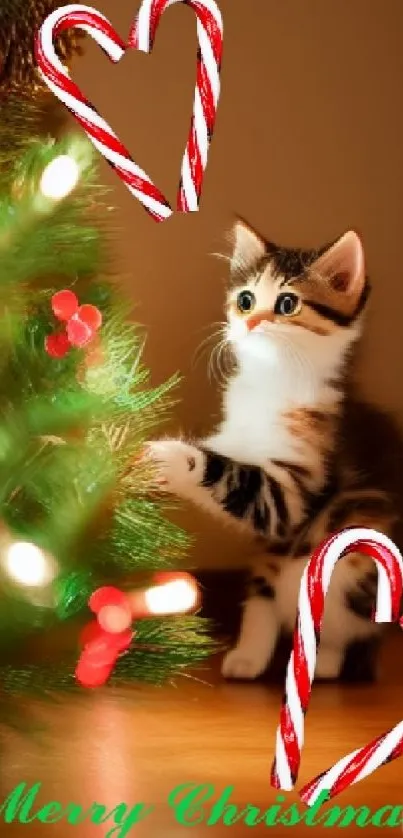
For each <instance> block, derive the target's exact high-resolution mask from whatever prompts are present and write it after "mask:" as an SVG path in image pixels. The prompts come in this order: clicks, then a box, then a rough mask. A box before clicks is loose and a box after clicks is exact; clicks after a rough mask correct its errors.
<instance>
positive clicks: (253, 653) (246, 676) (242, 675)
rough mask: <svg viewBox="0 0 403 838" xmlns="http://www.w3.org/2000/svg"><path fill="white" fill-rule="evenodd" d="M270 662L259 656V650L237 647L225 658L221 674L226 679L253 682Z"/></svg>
mask: <svg viewBox="0 0 403 838" xmlns="http://www.w3.org/2000/svg"><path fill="white" fill-rule="evenodd" d="M267 663H268V661H267V660H266V658H263V657H262V656H261V655H260V654H259V650H258V649H253V650H252V649H242V648H241V647H235V649H231V651H230V652H227V654H226V655H225V657H224V660H223V662H222V667H221V673H222V675H223V676H224V678H234V679H239V680H247V681H253V680H254V678H258V676H259V675H261V674H262V672H264V670H265V669H266V666H267Z"/></svg>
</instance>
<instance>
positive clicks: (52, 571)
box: [3, 541, 56, 587]
mask: <svg viewBox="0 0 403 838" xmlns="http://www.w3.org/2000/svg"><path fill="white" fill-rule="evenodd" d="M3 563H4V568H5V570H6V572H7V573H8V575H9V576H10V577H11V579H12V580H13V581H14V582H18V583H19V584H20V585H24V586H27V587H43V586H45V585H49V584H50V582H52V580H53V579H54V578H55V575H56V567H55V563H54V561H53V560H52V558H51V557H50V556H48V555H47V554H46V553H44V551H43V550H41V549H40V548H39V547H37V546H36V545H35V544H31V543H30V542H27V541H16V542H14V543H13V544H10V545H9V547H8V548H7V549H6V551H5V553H4V558H3Z"/></svg>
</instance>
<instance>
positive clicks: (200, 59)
mask: <svg viewBox="0 0 403 838" xmlns="http://www.w3.org/2000/svg"><path fill="white" fill-rule="evenodd" d="M175 3H185V4H186V5H187V6H189V7H190V8H191V9H193V11H194V12H195V14H196V17H197V41H198V52H197V71H196V87H195V95H194V101H193V113H192V119H191V123H190V131H189V136H188V140H187V143H186V149H185V153H184V155H183V160H182V169H181V180H180V184H179V190H178V196H177V203H176V206H177V209H178V210H179V212H195V211H197V210H198V209H199V202H200V194H201V188H202V183H203V176H204V170H205V168H206V165H207V156H208V150H209V145H210V142H211V138H212V135H213V131H214V125H215V120H216V116H217V106H218V100H219V97H220V70H221V58H222V49H223V21H222V15H221V12H220V9H219V8H218V6H217V3H216V2H215V0H143V3H142V4H141V7H140V9H139V13H138V15H137V20H136V21H135V23H134V25H133V27H132V29H131V32H130V35H129V46H131V47H135V48H136V49H140V50H142V51H143V52H151V50H152V48H153V44H154V38H155V34H156V31H157V27H158V24H159V22H160V19H161V16H162V14H163V12H164V11H165V9H167V8H168V6H173V5H174V4H175Z"/></svg>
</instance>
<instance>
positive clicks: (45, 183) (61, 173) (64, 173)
mask: <svg viewBox="0 0 403 838" xmlns="http://www.w3.org/2000/svg"><path fill="white" fill-rule="evenodd" d="M79 176H80V170H79V168H78V165H77V163H76V161H75V160H73V158H72V157H69V155H68V154H60V155H59V157H55V159H54V160H52V162H51V163H49V164H48V165H47V166H46V168H45V169H44V172H43V174H42V177H41V182H40V190H41V192H42V195H44V196H45V198H51V199H52V200H55V201H58V200H61V199H62V198H65V197H66V195H68V194H69V193H70V192H72V191H73V189H74V187H75V186H76V185H77V182H78V178H79Z"/></svg>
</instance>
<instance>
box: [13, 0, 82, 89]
mask: <svg viewBox="0 0 403 838" xmlns="http://www.w3.org/2000/svg"><path fill="white" fill-rule="evenodd" d="M63 5H66V0H0V92H5V91H9V90H16V89H18V88H21V87H24V88H25V89H26V88H27V87H30V88H34V89H40V88H42V87H43V85H42V82H41V79H40V77H39V75H38V73H37V69H36V65H35V56H34V38H35V33H36V31H37V30H38V29H39V27H40V26H41V25H42V23H43V22H44V20H45V19H46V17H47V16H48V15H49V14H50V13H51V12H53V11H54V10H55V9H57V8H59V7H60V6H63ZM83 36H84V33H83V32H81V31H80V30H77V29H68V30H67V31H66V32H63V34H62V35H61V36H60V37H59V38H58V39H57V40H56V42H55V48H56V52H57V54H58V56H59V58H60V60H61V61H63V63H65V64H67V63H68V62H69V60H70V59H71V58H72V56H73V55H74V54H79V55H80V54H81V53H82V47H81V41H82V38H83Z"/></svg>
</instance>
